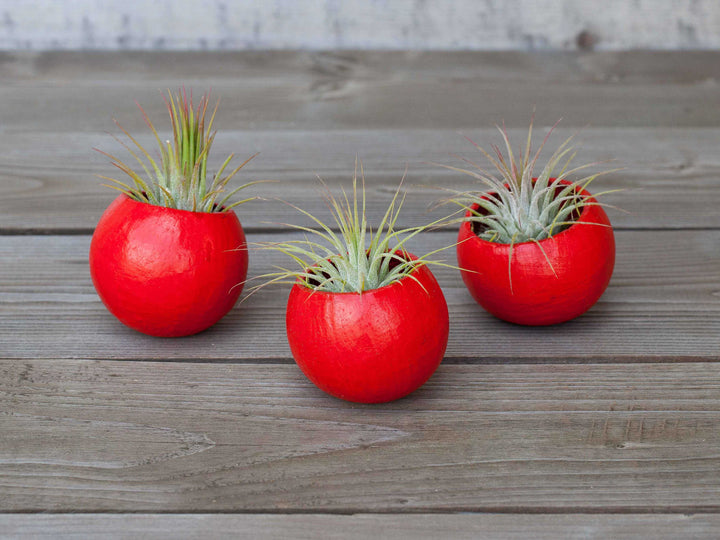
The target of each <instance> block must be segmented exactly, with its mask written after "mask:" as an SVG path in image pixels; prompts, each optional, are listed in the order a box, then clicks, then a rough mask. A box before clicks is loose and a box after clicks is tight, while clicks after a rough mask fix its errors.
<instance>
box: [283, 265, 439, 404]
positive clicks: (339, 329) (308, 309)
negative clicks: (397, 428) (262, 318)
mask: <svg viewBox="0 0 720 540" xmlns="http://www.w3.org/2000/svg"><path fill="white" fill-rule="evenodd" d="M411 276H412V277H409V276H405V277H404V278H402V279H401V280H400V281H399V282H397V283H393V284H391V285H387V286H385V287H381V288H379V289H373V290H369V291H364V292H362V293H355V292H348V293H334V292H323V291H314V290H312V289H310V288H308V287H306V286H304V285H302V284H295V285H294V286H293V288H292V290H291V291H290V297H289V299H288V305H287V316H286V324H287V335H288V341H289V343H290V349H291V350H292V354H293V357H294V358H295V361H296V362H297V364H298V366H299V367H300V369H301V370H302V371H303V373H305V375H306V376H307V377H308V378H309V379H310V380H311V381H312V382H313V383H315V385H317V386H318V387H319V388H320V389H322V390H324V391H325V392H327V393H329V394H331V395H333V396H335V397H338V398H342V399H345V400H348V401H354V402H359V403H382V402H387V401H392V400H395V399H398V398H401V397H403V396H406V395H407V394H409V393H410V392H412V391H413V390H415V389H417V388H419V387H420V386H421V385H422V384H423V383H425V381H427V380H428V378H430V376H431V375H432V374H433V373H434V372H435V370H436V369H437V367H438V365H439V364H440V362H441V361H442V358H443V355H444V354H445V347H446V346H447V339H448V328H449V323H448V309H447V304H446V302H445V297H444V296H443V293H442V290H441V289H440V286H439V285H438V283H437V281H436V280H435V277H434V276H433V275H432V272H430V270H429V269H428V268H427V266H421V267H419V268H417V269H415V270H414V271H413V274H411ZM413 277H414V278H415V279H413ZM416 280H417V281H416Z"/></svg>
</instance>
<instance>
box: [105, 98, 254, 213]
mask: <svg viewBox="0 0 720 540" xmlns="http://www.w3.org/2000/svg"><path fill="white" fill-rule="evenodd" d="M208 103H209V95H208V94H204V95H203V96H202V97H201V98H200V103H199V104H198V107H197V109H194V108H193V102H192V94H191V95H190V96H188V95H187V92H186V91H185V90H184V89H183V90H181V91H179V92H178V93H177V95H176V96H173V94H172V93H170V92H169V91H168V98H167V99H165V104H166V105H167V109H168V113H169V115H170V124H171V127H172V131H173V140H172V141H169V140H166V141H164V142H163V141H162V140H161V139H160V136H159V135H158V132H157V130H156V129H155V126H154V125H153V123H152V122H151V121H150V118H149V117H148V115H147V114H146V113H145V111H144V110H143V108H142V107H140V105H138V107H139V108H140V111H141V112H142V115H143V118H144V119H145V123H146V124H147V126H148V127H149V128H150V130H151V131H152V133H153V135H154V136H155V140H156V141H157V145H158V149H159V154H160V159H159V161H158V160H157V159H156V158H153V157H152V156H151V155H150V153H149V152H148V151H147V150H146V149H145V148H143V147H142V146H141V145H140V143H138V141H137V140H136V139H135V138H134V137H133V136H132V135H130V133H128V132H127V131H126V130H125V129H124V128H123V127H122V126H121V125H120V124H119V123H118V122H117V120H115V124H116V125H117V126H118V128H119V129H120V130H121V131H122V132H123V133H124V134H125V135H126V136H127V137H128V138H129V139H130V141H132V143H133V145H134V147H135V149H133V147H131V146H130V145H128V144H126V143H124V142H123V141H122V140H120V139H119V138H117V137H115V139H116V140H117V141H118V142H119V143H120V144H121V145H122V146H123V147H124V148H125V149H126V150H127V151H128V152H129V153H130V155H132V157H133V158H135V160H136V161H137V162H138V163H139V165H140V167H141V168H142V171H143V173H144V174H139V173H137V172H135V171H134V170H133V169H132V168H131V167H130V166H129V165H126V164H125V163H123V162H122V161H121V160H120V159H118V158H117V157H115V156H113V155H112V154H109V153H107V152H104V151H102V150H98V152H100V153H101V154H103V155H106V156H107V157H109V158H110V159H111V160H112V164H113V165H114V166H115V167H117V168H118V169H120V170H121V171H123V172H124V173H125V174H127V175H128V176H129V177H130V178H132V180H133V184H134V185H133V186H130V185H128V184H126V183H124V182H121V181H119V180H116V179H114V178H109V177H107V176H101V178H104V179H105V180H109V181H111V182H113V184H114V185H111V186H108V187H112V188H115V189H118V190H120V191H122V192H123V193H125V194H126V195H128V196H129V197H131V198H133V199H135V200H138V201H140V202H146V203H150V204H154V205H157V206H165V207H167V208H177V209H180V210H190V211H193V212H225V211H227V210H229V209H230V208H233V207H234V206H237V205H238V204H242V203H244V202H247V201H250V200H252V199H254V197H252V198H249V199H243V200H241V201H237V202H234V203H229V201H230V198H231V197H232V196H233V195H234V194H235V193H237V192H238V191H240V190H241V189H243V188H246V187H248V186H250V185H253V184H256V183H257V182H249V183H247V184H245V185H242V186H240V187H238V188H235V189H233V190H232V191H230V192H229V193H226V191H225V189H226V187H227V184H228V182H229V181H230V179H231V178H232V177H233V176H235V175H236V174H237V173H238V171H240V169H242V168H243V167H244V166H245V165H246V164H247V163H248V162H249V161H250V160H251V159H252V158H253V157H255V156H251V157H250V158H248V159H247V160H245V161H244V162H243V163H241V164H240V165H239V166H237V167H235V168H234V169H233V170H232V171H230V173H228V174H227V175H225V176H223V173H224V172H225V170H226V169H227V167H228V166H229V165H230V162H231V161H232V159H233V157H234V156H235V154H231V155H230V156H228V158H227V159H226V160H225V161H224V162H223V163H222V165H220V168H219V170H218V172H217V173H216V174H215V176H214V177H213V178H212V181H211V182H210V183H209V184H208V178H207V162H208V154H209V152H210V147H211V146H212V143H213V140H214V139H215V134H216V132H214V131H212V125H213V121H214V120H215V114H216V113H217V109H218V103H216V104H215V108H214V109H213V112H212V115H211V116H210V121H209V122H208V123H207V126H206V125H205V115H206V113H207V108H208ZM96 150H97V149H96ZM143 158H144V159H143Z"/></svg>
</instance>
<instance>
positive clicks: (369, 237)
mask: <svg viewBox="0 0 720 540" xmlns="http://www.w3.org/2000/svg"><path fill="white" fill-rule="evenodd" d="M358 171H359V172H360V184H361V185H360V186H359V187H358ZM404 178H405V177H404V176H403V179H402V180H401V181H400V185H399V186H398V189H397V190H396V191H395V194H394V196H393V198H392V200H391V202H390V205H389V206H388V208H387V211H386V212H385V215H384V216H383V218H382V219H381V221H380V224H379V225H378V226H377V228H376V229H375V230H373V228H372V227H371V226H370V225H369V224H368V221H367V217H366V212H365V209H366V199H365V176H364V172H363V169H362V163H360V161H359V160H358V159H356V162H355V173H354V174H353V181H352V198H349V197H348V195H347V193H346V192H345V190H344V189H343V190H342V196H341V197H340V198H339V199H338V198H336V197H334V196H333V195H332V194H331V193H330V191H329V190H327V188H326V194H325V198H326V200H327V202H328V206H329V207H330V209H331V211H332V214H333V218H334V220H335V223H336V225H337V228H338V230H339V232H335V231H334V230H333V229H332V227H331V226H330V225H327V224H326V223H324V222H323V221H321V220H320V219H319V218H317V217H315V216H314V215H312V214H311V213H309V212H307V211H305V210H302V209H301V208H298V207H297V206H294V205H292V204H290V206H291V207H292V208H294V209H296V210H297V211H299V212H300V213H302V214H303V215H305V216H307V217H308V218H310V220H312V221H313V222H314V223H315V225H316V226H317V228H311V227H304V226H301V225H293V224H289V223H284V224H283V225H285V226H288V227H291V228H292V229H294V230H296V231H300V232H303V233H307V234H309V235H312V236H310V238H315V239H316V241H314V240H311V239H309V238H308V237H307V236H306V238H305V239H303V240H290V241H287V242H279V243H263V244H258V247H260V248H261V249H271V250H275V251H279V252H281V253H284V254H285V255H288V256H289V257H290V258H291V259H293V260H294V261H295V262H296V263H297V264H298V268H297V269H288V268H282V267H277V266H276V267H275V268H276V270H277V272H272V273H268V274H264V275H262V276H258V277H257V278H255V279H266V280H267V281H266V282H264V283H262V284H260V285H257V286H255V287H254V288H253V289H252V290H253V291H254V290H257V289H259V288H262V287H264V286H266V285H269V284H270V283H292V284H294V283H297V282H299V283H302V284H303V285H304V286H306V287H308V288H310V289H313V290H316V291H326V292H339V293H340V292H356V293H362V292H363V291H368V290H372V289H379V288H380V287H384V286H386V285H390V284H393V283H396V282H398V281H400V280H401V279H403V278H404V277H406V276H407V277H409V278H410V279H415V280H416V281H417V279H416V278H415V277H414V276H413V275H412V272H413V270H415V269H416V268H418V267H420V266H422V265H426V264H434V265H441V266H449V265H446V264H444V263H442V262H441V261H435V260H428V257H430V256H432V255H434V254H436V253H438V252H439V251H442V250H443V249H447V247H452V246H446V247H443V248H440V249H437V250H435V251H432V252H430V253H427V254H425V255H423V256H421V257H417V258H415V257H410V256H409V254H408V252H407V251H406V250H405V245H406V243H407V242H408V241H409V240H410V239H411V238H413V237H414V236H416V235H418V234H419V233H421V232H423V231H425V230H427V229H428V228H431V227H433V226H434V225H436V224H438V223H439V222H440V221H442V220H438V221H437V222H432V223H429V224H427V225H421V226H416V227H408V228H404V229H400V230H395V225H396V223H397V221H398V217H399V215H400V210H401V208H402V205H403V202H404V200H405V192H402V194H401V188H402V184H403V181H404ZM358 191H360V194H358ZM288 204H289V203H288ZM418 283H419V282H418ZM421 285H422V284H421Z"/></svg>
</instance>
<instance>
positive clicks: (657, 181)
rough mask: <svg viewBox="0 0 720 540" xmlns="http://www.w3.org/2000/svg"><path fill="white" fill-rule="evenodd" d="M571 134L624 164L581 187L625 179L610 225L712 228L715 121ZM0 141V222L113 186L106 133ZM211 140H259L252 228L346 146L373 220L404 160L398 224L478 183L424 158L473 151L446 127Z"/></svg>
mask: <svg viewBox="0 0 720 540" xmlns="http://www.w3.org/2000/svg"><path fill="white" fill-rule="evenodd" d="M718 110H720V108H718ZM133 115H136V114H135V113H133ZM108 116H109V115H108ZM129 116H131V115H129ZM106 120H107V121H106V125H105V127H106V128H107V129H109V130H110V129H113V128H112V126H111V122H110V120H109V118H107V119H106ZM123 122H124V118H123ZM113 131H117V130H114V129H113ZM144 131H145V130H140V132H141V133H142V135H141V136H140V137H139V138H140V139H141V140H142V142H143V143H147V144H148V145H150V144H152V141H151V140H150V139H149V138H148V137H147V136H145V134H144ZM541 131H542V129H539V130H538V136H539V134H540V133H539V132H541ZM465 133H466V134H467V135H468V136H471V137H472V138H473V139H474V140H476V141H478V142H479V143H482V144H483V145H485V146H488V145H490V144H492V143H494V142H500V138H499V134H498V133H497V131H496V130H495V129H494V128H489V127H486V128H483V129H471V130H466V131H465ZM571 134H572V131H571V129H569V128H562V129H559V130H558V133H557V134H556V135H555V137H554V139H555V142H556V143H557V144H559V143H560V141H562V140H563V139H564V138H565V137H566V136H569V135H571ZM511 135H512V136H513V138H514V140H522V139H523V137H524V136H525V130H523V129H514V130H511ZM551 140H552V139H551ZM538 142H539V140H538ZM578 142H579V143H580V145H581V148H580V156H581V157H580V158H578V163H580V162H583V163H587V162H596V161H606V160H610V159H615V160H616V161H615V162H613V163H608V164H605V165H603V166H602V167H600V166H598V167H597V169H598V170H600V169H602V168H605V169H608V168H614V167H624V170H622V171H619V172H616V173H613V174H612V175H609V176H607V177H603V178H601V179H598V180H597V181H596V183H595V184H594V186H593V191H595V192H600V191H606V190H614V189H624V190H625V191H623V192H622V193H613V194H609V195H608V196H606V197H605V198H604V199H605V202H606V203H607V204H610V205H615V206H618V207H620V208H622V209H623V210H625V212H620V211H615V210H612V209H610V210H609V212H610V216H611V219H612V221H613V223H614V224H615V225H616V226H617V227H620V228H627V227H629V228H650V227H652V228H662V229H675V228H697V227H715V228H717V227H720V214H718V212H716V205H715V201H717V200H718V198H719V197H720V183H718V182H717V175H718V170H720V161H719V160H718V157H717V147H718V144H720V130H719V129H705V128H704V129H697V128H696V129H664V128H663V129H656V128H653V129H650V128H648V129H641V128H638V129H636V128H627V129H609V128H589V129H586V130H584V131H583V132H581V134H580V136H579V138H578ZM0 145H1V146H2V148H3V153H2V156H0V232H4V233H8V232H10V233H12V232H23V231H25V232H28V231H30V232H31V231H55V232H56V233H57V232H71V231H84V232H89V231H91V230H92V229H93V228H94V226H95V224H96V223H97V221H98V219H99V218H100V215H101V214H102V212H103V210H104V209H105V208H106V207H107V205H108V204H109V203H110V201H111V200H112V199H113V198H114V197H115V192H114V191H112V190H110V189H108V188H105V187H103V186H102V185H101V184H102V183H105V181H104V180H102V179H100V178H98V177H97V175H98V174H103V175H114V174H115V173H114V172H113V171H114V170H115V169H114V168H113V167H111V166H110V164H109V162H108V160H107V159H106V158H104V157H103V156H101V155H99V154H97V153H96V152H93V151H92V150H91V149H92V147H94V146H97V147H99V148H102V149H103V150H106V151H110V152H117V151H118V150H122V148H121V147H120V145H119V144H118V143H117V142H115V141H113V140H112V139H111V137H110V136H109V135H107V134H103V135H98V134H95V133H79V132H76V131H71V132H65V133H64V134H63V135H62V136H59V135H58V133H41V132H39V131H38V130H37V129H36V130H34V131H26V132H22V133H5V134H3V133H0ZM215 151H216V152H217V153H216V154H215V156H216V159H217V160H219V159H221V158H220V156H225V155H228V154H230V153H231V152H238V153H239V155H240V156H248V157H249V156H250V155H252V154H253V153H254V152H257V151H260V152H261V154H260V155H259V156H258V157H257V158H256V159H255V160H254V161H253V162H251V163H250V164H249V165H248V166H247V169H245V170H244V171H243V173H242V174H241V175H240V177H239V178H240V180H238V182H240V183H242V182H245V181H249V180H258V179H270V180H275V181H276V182H274V183H268V184H264V185H261V186H256V187H254V188H251V189H250V190H249V191H248V193H251V194H253V195H260V196H263V197H266V198H267V199H270V200H269V201H258V202H253V203H250V204H246V205H244V206H242V207H240V208H239V209H238V213H239V215H240V218H241V220H242V221H243V223H244V224H245V226H246V227H249V228H251V229H255V230H267V229H271V228H273V227H275V225H273V224H272V223H268V222H273V221H278V220H281V218H273V216H277V215H279V214H284V213H285V209H284V207H283V205H282V203H280V202H278V201H277V200H274V199H277V198H280V199H283V200H287V201H289V202H293V203H294V204H298V205H300V206H301V207H302V208H305V209H307V210H309V211H311V212H315V213H318V214H323V213H324V211H325V207H324V202H323V200H322V197H321V185H320V183H319V182H318V181H317V179H316V177H315V174H318V175H320V176H321V177H323V178H324V179H325V180H326V182H327V183H328V184H329V185H330V186H331V187H332V189H333V191H334V192H335V193H337V192H338V190H339V187H340V186H345V187H347V186H349V184H350V181H351V178H352V172H353V167H354V159H355V155H356V154H357V155H359V156H360V158H361V159H362V160H363V164H364V168H365V171H366V181H367V190H368V198H369V201H370V203H369V215H370V217H371V218H372V219H379V217H380V216H381V215H382V213H383V212H384V210H385V208H386V206H387V204H388V203H389V200H390V198H391V196H392V193H393V192H394V191H395V190H396V189H397V186H398V184H399V182H400V179H401V177H402V176H403V172H404V169H405V166H406V165H407V166H408V175H407V180H406V182H407V184H406V185H407V186H408V188H409V192H410V195H409V197H408V200H407V203H406V207H405V211H404V213H403V214H402V216H401V225H417V224H420V223H427V222H429V221H431V220H433V219H437V218H439V217H442V216H443V215H447V214H448V213H450V212H451V211H452V210H451V209H450V208H448V207H440V208H438V209H437V210H436V211H434V212H428V207H429V206H431V205H432V204H433V203H436V202H437V201H439V200H441V199H443V198H444V197H446V196H447V194H446V192H444V191H442V188H445V189H447V188H450V189H457V190H465V189H478V188H479V184H477V183H475V182H474V181H473V179H472V178H470V177H467V176H465V175H462V174H459V173H455V172H450V171H447V170H445V169H442V168H441V167H439V166H436V165H432V164H431V163H428V162H436V163H443V164H452V165H463V163H462V162H461V161H460V160H459V159H458V158H457V157H453V156H451V155H450V154H452V153H456V154H460V155H462V156H465V157H468V158H470V159H477V156H478V153H477V152H476V151H475V150H474V148H473V147H472V145H470V144H469V143H468V142H467V141H465V140H464V139H463V137H462V134H461V133H460V132H459V131H458V130H455V129H453V130H440V129H435V130H417V129H413V130H398V129H389V130H330V131H303V130H297V131H257V130H251V131H235V130H231V131H226V132H221V133H220V134H219V135H218V140H217V142H216V150H215ZM127 157H128V161H129V162H130V161H132V158H131V157H130V156H129V155H128V156H127ZM117 172H118V174H122V173H120V172H119V171H117ZM116 178H119V179H122V177H121V176H116ZM240 183H238V184H237V185H240Z"/></svg>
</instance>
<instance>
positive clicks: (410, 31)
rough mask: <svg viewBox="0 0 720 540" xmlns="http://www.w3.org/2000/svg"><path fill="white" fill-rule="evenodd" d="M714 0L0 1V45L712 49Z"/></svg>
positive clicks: (716, 24)
mask: <svg viewBox="0 0 720 540" xmlns="http://www.w3.org/2000/svg"><path fill="white" fill-rule="evenodd" d="M718 47H720V2H719V1H718V0H435V1H433V0H245V1H232V0H204V1H198V0H155V1H144V0H0V49H5V50H18V49H35V50H39V49H109V50H113V49H152V50H163V49H170V50H184V49H199V50H203V49H208V50H242V49H296V48H300V49H447V50H462V49H472V50H497V49H520V50H536V49H546V50H547V49H562V50H573V49H590V48H595V49H598V50H623V49H713V48H718Z"/></svg>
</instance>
